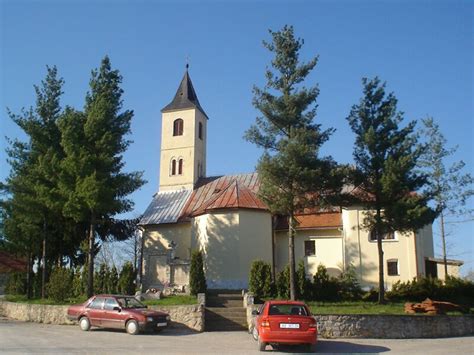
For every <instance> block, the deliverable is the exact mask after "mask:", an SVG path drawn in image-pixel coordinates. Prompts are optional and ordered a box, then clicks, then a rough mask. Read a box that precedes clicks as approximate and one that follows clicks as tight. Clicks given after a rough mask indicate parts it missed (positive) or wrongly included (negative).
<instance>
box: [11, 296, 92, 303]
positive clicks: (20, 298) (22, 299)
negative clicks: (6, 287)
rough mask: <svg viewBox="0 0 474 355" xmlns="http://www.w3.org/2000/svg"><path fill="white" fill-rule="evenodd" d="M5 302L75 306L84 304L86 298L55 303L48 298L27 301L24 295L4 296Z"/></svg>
mask: <svg viewBox="0 0 474 355" xmlns="http://www.w3.org/2000/svg"><path fill="white" fill-rule="evenodd" d="M4 299H5V301H9V302H18V303H28V304H47V305H70V304H77V303H84V302H85V301H86V300H87V298H85V297H76V298H69V299H67V300H65V301H64V302H56V301H54V300H52V299H49V298H45V299H42V298H32V299H28V298H27V297H26V296H25V295H6V296H5V298H4Z"/></svg>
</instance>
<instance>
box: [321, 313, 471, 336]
mask: <svg viewBox="0 0 474 355" xmlns="http://www.w3.org/2000/svg"><path fill="white" fill-rule="evenodd" d="M315 318H316V321H317V323H318V333H319V335H320V336H321V337H323V338H382V339H383V338H386V339H397V338H442V337H458V336H464V335H474V316H472V315H463V316H445V315H432V316H428V315H413V316H408V315H407V316H404V315H315Z"/></svg>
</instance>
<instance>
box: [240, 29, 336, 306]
mask: <svg viewBox="0 0 474 355" xmlns="http://www.w3.org/2000/svg"><path fill="white" fill-rule="evenodd" d="M270 34H271V36H272V43H268V42H265V41H264V42H263V44H264V46H265V47H266V48H267V49H268V50H269V51H270V52H272V53H273V54H274V58H273V60H272V62H271V65H272V68H273V70H270V69H267V70H266V73H265V76H266V79H267V83H266V86H265V88H264V89H260V88H257V87H254V90H253V92H254V99H253V104H254V106H255V107H256V108H257V109H258V110H259V111H260V112H261V114H262V116H261V117H258V118H257V120H256V125H254V126H252V127H251V128H250V129H249V130H248V131H247V132H246V135H245V138H246V139H247V140H248V141H250V142H252V143H254V144H256V145H257V146H258V147H261V148H264V149H265V152H264V154H263V155H262V157H261V158H260V160H259V162H258V165H257V171H258V174H259V178H260V182H261V186H260V190H259V196H260V198H261V199H262V200H263V201H265V203H266V204H267V206H268V207H269V208H270V210H271V212H272V213H274V214H280V215H284V216H288V255H289V264H290V271H289V277H290V297H291V299H295V297H296V288H295V254H294V236H295V229H296V226H297V221H296V220H295V214H296V213H297V212H298V211H301V210H302V209H303V208H305V207H309V206H314V205H318V206H319V205H321V204H324V203H326V202H328V201H327V199H326V198H327V197H328V196H334V195H337V194H338V193H339V192H340V188H341V185H342V181H341V180H342V178H341V175H340V174H339V173H338V170H337V169H336V164H335V162H334V161H333V160H332V158H331V157H319V149H320V147H321V146H322V145H323V144H324V143H325V142H326V141H327V140H328V139H329V137H330V135H331V134H332V133H333V131H334V130H333V129H327V130H322V129H321V126H320V125H319V124H316V123H314V118H315V116H316V108H317V105H316V99H317V97H318V94H319V89H318V87H317V86H314V87H311V88H306V87H304V86H302V85H301V83H302V82H303V81H304V80H305V79H306V77H307V76H308V75H309V73H310V72H311V70H312V69H313V68H314V67H315V66H316V63H317V58H313V59H311V60H310V61H309V62H308V63H300V60H299V54H300V53H299V52H300V49H301V47H302V45H303V40H302V39H298V38H295V37H294V33H293V27H291V26H285V27H283V29H282V30H281V31H277V32H273V31H271V30H270Z"/></svg>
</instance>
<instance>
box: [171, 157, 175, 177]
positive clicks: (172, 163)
mask: <svg viewBox="0 0 474 355" xmlns="http://www.w3.org/2000/svg"><path fill="white" fill-rule="evenodd" d="M171 175H176V159H173V160H171Z"/></svg>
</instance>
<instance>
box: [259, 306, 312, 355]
mask: <svg viewBox="0 0 474 355" xmlns="http://www.w3.org/2000/svg"><path fill="white" fill-rule="evenodd" d="M253 314H254V315H257V318H256V319H255V326H254V329H253V337H254V338H255V340H257V341H258V349H259V350H260V351H264V350H265V348H266V346H267V345H268V344H289V345H298V344H305V345H306V346H307V347H308V349H309V350H310V351H313V350H314V348H315V345H316V342H317V333H318V331H317V327H316V320H315V319H314V317H313V316H312V315H311V312H310V310H309V308H308V306H306V305H305V304H304V303H303V302H297V301H267V302H265V303H264V304H263V306H262V307H261V308H260V310H259V311H254V312H253Z"/></svg>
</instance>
